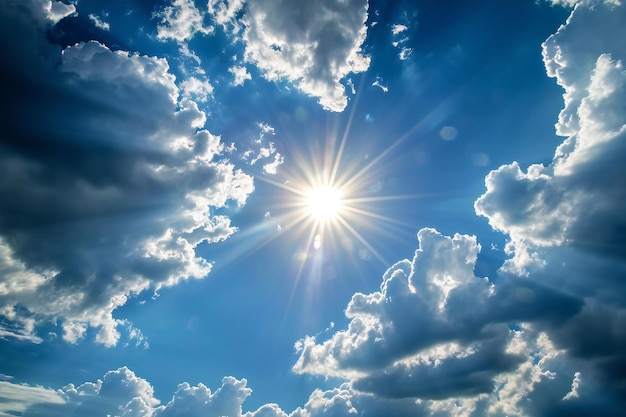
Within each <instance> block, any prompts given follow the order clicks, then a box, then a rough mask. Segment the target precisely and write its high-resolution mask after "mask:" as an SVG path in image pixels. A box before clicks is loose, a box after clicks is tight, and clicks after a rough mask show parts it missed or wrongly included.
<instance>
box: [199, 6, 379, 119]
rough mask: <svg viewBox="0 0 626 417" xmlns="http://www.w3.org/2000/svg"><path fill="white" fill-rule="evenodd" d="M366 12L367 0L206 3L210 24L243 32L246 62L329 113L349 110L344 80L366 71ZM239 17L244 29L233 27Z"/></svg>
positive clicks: (236, 32) (241, 35)
mask: <svg viewBox="0 0 626 417" xmlns="http://www.w3.org/2000/svg"><path fill="white" fill-rule="evenodd" d="M226 3H229V4H226ZM244 6H245V7H244ZM367 8H368V3H367V0H348V1H341V0H324V1H317V2H277V1H272V0H267V1H266V0H264V1H252V2H248V3H247V4H245V5H244V3H243V2H241V1H236V2H222V1H210V2H209V11H210V13H211V15H212V16H213V18H214V20H215V21H216V22H218V23H219V24H221V25H222V26H224V28H225V29H226V30H227V31H229V32H231V33H233V34H240V32H242V30H241V29H242V27H243V34H240V35H238V37H239V36H240V37H241V39H242V40H243V42H244V44H245V59H246V61H247V62H250V63H253V64H255V65H256V66H257V67H258V68H259V70H260V71H261V73H262V74H263V76H264V77H265V78H266V79H268V80H270V81H279V80H287V81H290V82H292V83H294V84H295V86H296V87H297V88H298V89H299V90H300V91H302V92H303V93H305V94H307V95H309V96H312V97H317V98H318V99H319V103H320V104H321V105H322V107H324V108H325V109H327V110H331V111H342V110H343V109H344V108H345V107H346V105H347V97H346V91H345V87H344V85H343V84H342V80H344V78H345V77H346V76H347V75H348V74H350V73H359V72H363V71H365V70H367V68H368V67H369V63H370V60H369V58H368V57H366V56H364V55H363V53H362V51H361V45H362V44H363V41H364V40H365V36H366V32H367V26H366V24H365V22H366V20H367ZM237 13H243V18H242V21H243V26H239V25H237V24H236V23H235V22H234V18H235V16H237Z"/></svg>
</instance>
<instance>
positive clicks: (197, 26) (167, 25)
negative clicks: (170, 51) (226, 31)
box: [154, 0, 213, 42]
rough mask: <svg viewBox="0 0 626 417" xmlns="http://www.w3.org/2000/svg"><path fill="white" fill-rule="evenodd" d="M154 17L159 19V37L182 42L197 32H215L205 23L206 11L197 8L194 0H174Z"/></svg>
mask: <svg viewBox="0 0 626 417" xmlns="http://www.w3.org/2000/svg"><path fill="white" fill-rule="evenodd" d="M154 17H155V18H157V19H158V20H159V24H158V26H157V37H158V38H159V39H162V40H167V39H171V40H175V41H178V42H182V41H185V40H189V39H191V38H193V37H194V35H195V34H196V33H203V34H208V33H211V32H213V27H212V26H209V25H205V23H204V13H202V12H201V11H200V10H198V9H197V8H196V6H195V4H194V2H193V0H174V1H173V2H172V3H171V4H170V5H168V6H166V7H164V8H163V9H162V10H160V11H159V12H157V13H155V14H154Z"/></svg>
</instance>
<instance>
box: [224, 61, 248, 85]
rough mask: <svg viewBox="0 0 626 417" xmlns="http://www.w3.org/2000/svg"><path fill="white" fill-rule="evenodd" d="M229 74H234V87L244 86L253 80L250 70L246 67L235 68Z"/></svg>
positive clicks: (230, 69)
mask: <svg viewBox="0 0 626 417" xmlns="http://www.w3.org/2000/svg"><path fill="white" fill-rule="evenodd" d="M228 72H230V73H231V74H233V77H234V80H233V85H234V86H238V85H243V84H244V83H245V82H246V80H251V79H252V76H251V75H250V73H249V72H248V70H247V69H246V67H243V66H242V67H239V66H234V67H231V68H229V69H228Z"/></svg>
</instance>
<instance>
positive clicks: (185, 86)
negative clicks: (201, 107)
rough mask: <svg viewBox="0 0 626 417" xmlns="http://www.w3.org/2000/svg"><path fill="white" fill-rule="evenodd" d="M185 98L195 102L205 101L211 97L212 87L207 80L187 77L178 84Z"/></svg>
mask: <svg viewBox="0 0 626 417" xmlns="http://www.w3.org/2000/svg"><path fill="white" fill-rule="evenodd" d="M180 87H181V88H182V90H183V94H184V95H185V97H188V98H191V99H193V100H197V101H203V102H204V101H207V100H208V99H209V97H211V96H212V95H213V86H212V85H211V83H210V82H209V80H208V79H206V80H200V79H199V78H196V77H187V78H185V80H184V81H183V82H182V83H181V84H180Z"/></svg>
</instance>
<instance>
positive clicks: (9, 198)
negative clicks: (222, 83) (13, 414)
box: [0, 1, 253, 345]
mask: <svg viewBox="0 0 626 417" xmlns="http://www.w3.org/2000/svg"><path fill="white" fill-rule="evenodd" d="M48 3H49V2H45V1H38V2H31V3H28V4H27V5H28V6H29V7H24V5H25V3H22V2H9V3H7V4H5V5H4V7H2V10H1V11H0V20H1V24H0V28H1V29H0V30H2V31H3V32H6V33H4V34H3V36H1V37H0V39H2V40H3V42H4V43H3V45H2V48H3V50H5V51H9V53H10V54H11V56H12V57H13V59H12V60H8V61H7V60H5V61H3V62H2V64H0V79H1V80H2V81H1V82H2V91H3V94H2V97H1V98H0V100H1V101H2V106H1V107H2V109H3V110H2V118H1V119H0V120H1V129H2V132H3V134H2V138H1V139H0V149H1V151H0V177H2V178H3V179H4V180H3V181H2V182H0V270H1V271H2V272H3V273H2V276H1V278H0V308H1V311H2V314H3V316H4V317H5V318H7V319H8V320H10V321H11V323H12V326H13V330H12V333H13V334H14V335H17V336H18V337H19V336H22V337H25V331H26V333H28V331H29V330H33V329H34V328H35V327H36V326H35V325H36V323H37V322H39V321H40V320H51V321H53V322H56V323H60V325H61V328H62V329H63V332H64V334H63V337H64V338H65V339H66V340H67V341H70V342H73V341H76V340H78V339H79V338H80V337H82V336H83V335H84V334H85V331H86V329H87V328H88V327H89V326H92V327H95V328H97V329H98V334H97V340H98V341H100V342H102V343H105V344H107V345H112V344H115V343H116V341H117V339H118V337H119V333H118V331H117V329H116V328H117V327H118V324H123V323H124V322H122V321H119V320H116V319H114V318H113V311H114V310H115V309H116V308H117V307H119V306H121V305H123V304H124V303H125V302H126V300H127V298H128V297H129V296H132V295H133V294H137V293H139V292H141V291H144V290H146V289H148V288H152V289H158V288H159V287H162V286H167V285H174V284H175V283H177V282H178V281H179V280H181V279H187V278H202V277H204V276H205V275H206V274H207V273H208V272H209V270H210V268H211V265H210V263H209V262H207V261H206V260H204V259H201V258H199V257H197V256H196V255H195V251H194V248H195V246H196V245H198V244H199V243H200V242H204V241H208V242H216V241H219V240H223V239H226V238H228V237H229V236H230V235H231V234H232V233H233V232H234V231H235V230H236V229H235V227H234V226H232V225H231V224H230V219H229V218H228V217H226V216H223V215H216V214H215V212H214V211H215V209H216V208H220V207H225V206H227V205H229V204H236V205H241V204H244V203H245V201H246V198H247V196H248V195H249V194H250V193H251V192H252V190H253V183H252V179H251V178H250V177H249V176H247V175H245V174H244V173H242V172H241V171H240V170H237V169H235V167H234V166H233V165H232V164H231V163H229V162H228V161H226V160H223V159H221V158H220V154H221V152H222V144H221V142H220V139H219V137H216V136H214V135H212V134H211V133H210V132H208V131H207V130H206V129H204V128H203V126H204V121H205V118H206V116H205V114H204V113H203V112H202V111H200V110H199V108H198V106H197V104H196V103H195V102H194V101H193V100H191V99H190V98H189V96H188V95H186V94H184V93H185V92H189V89H182V90H181V89H179V87H178V85H177V84H176V82H175V78H174V76H173V75H172V74H171V73H170V72H169V66H168V62H167V61H166V60H165V59H162V58H154V57H148V56H142V55H139V54H131V53H127V52H124V51H113V50H110V49H109V48H107V47H106V46H104V45H102V44H100V43H97V42H93V41H92V42H88V43H79V44H76V45H73V46H70V47H67V48H65V49H64V50H61V49H60V48H59V47H56V46H54V45H51V44H49V43H48V42H47V40H46V38H45V36H44V33H45V30H46V29H47V28H48V27H49V26H48V25H49V24H51V22H53V21H54V20H55V19H52V18H51V17H49V16H48V15H49V13H48V11H49V10H50V5H49V4H48ZM52 10H55V8H54V7H52ZM66 12H68V13H69V12H70V10H66ZM8 40H11V41H8ZM15 40H17V41H15ZM33 323H35V325H33ZM20 329H21V330H20ZM3 332H4V333H11V332H10V331H7V326H6V325H3Z"/></svg>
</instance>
